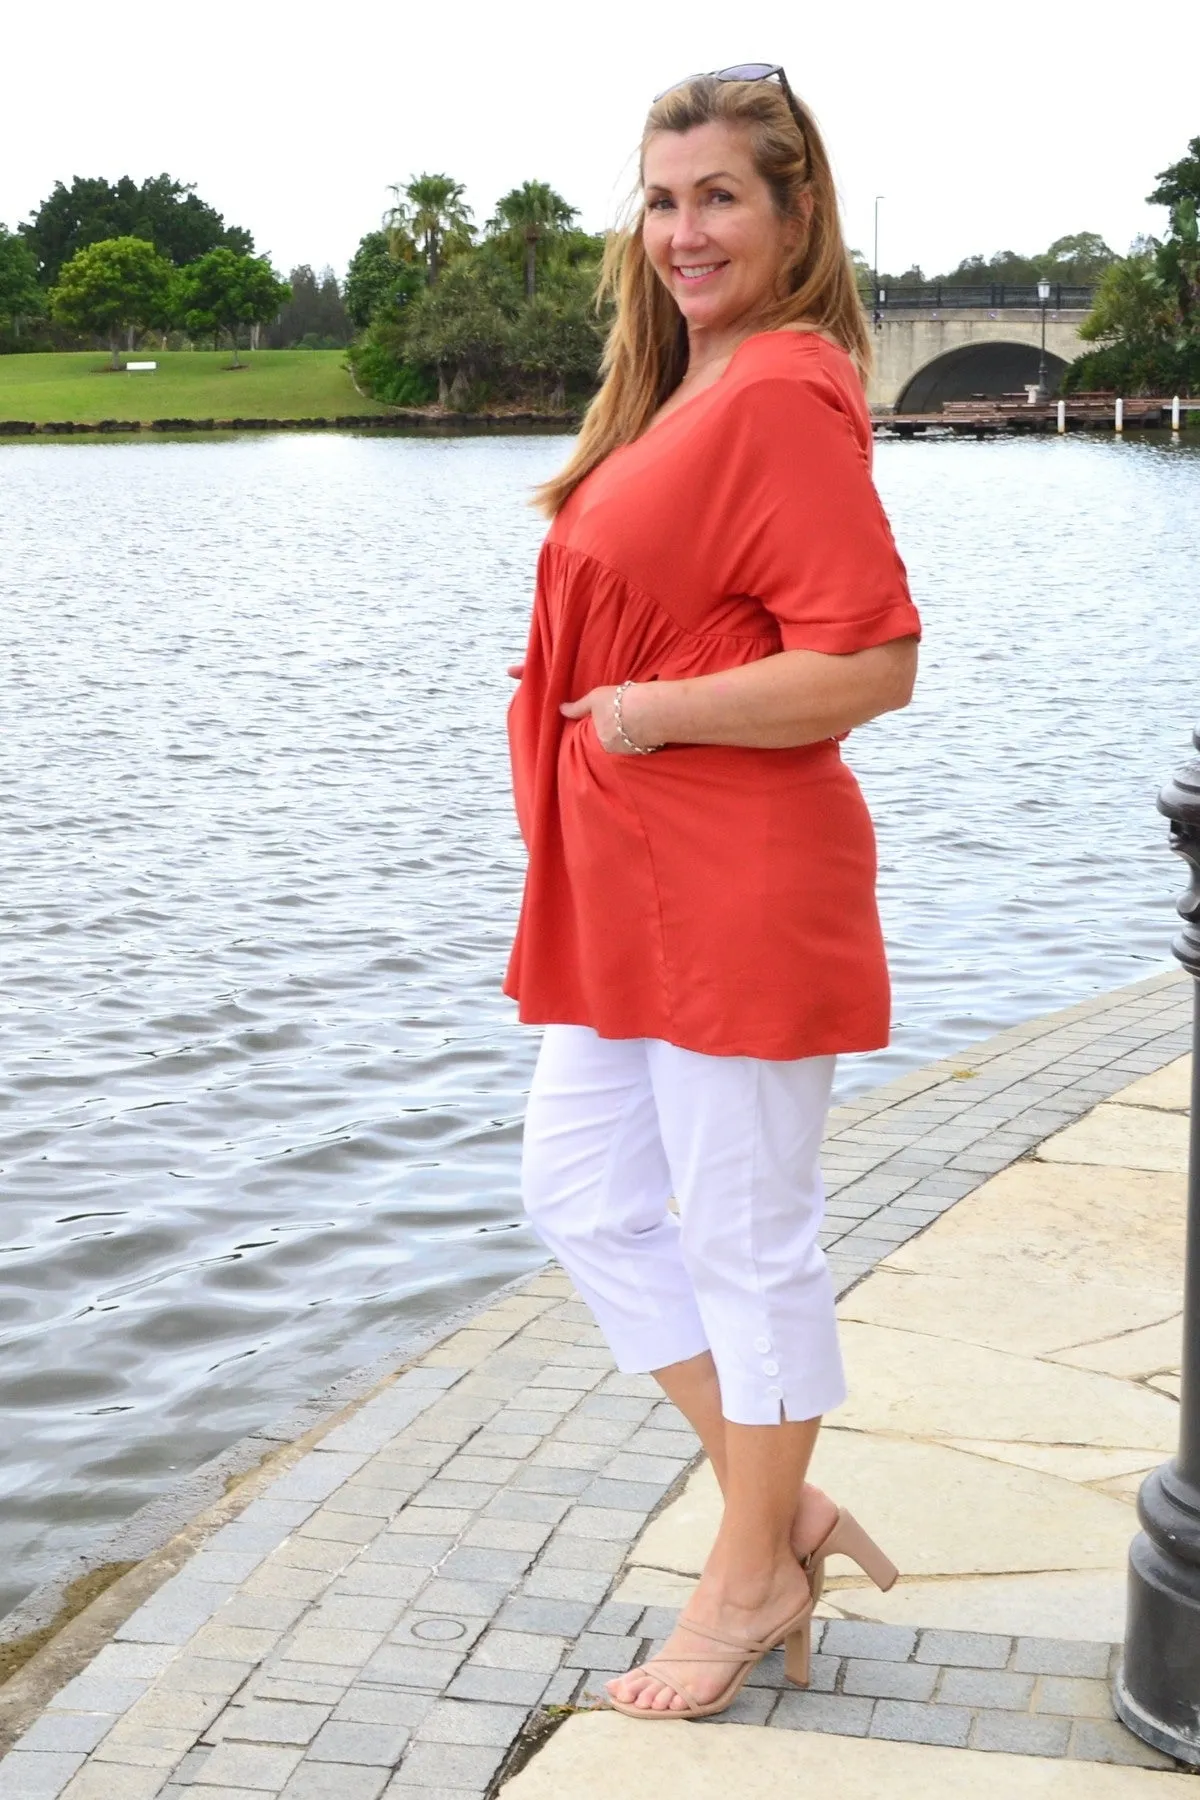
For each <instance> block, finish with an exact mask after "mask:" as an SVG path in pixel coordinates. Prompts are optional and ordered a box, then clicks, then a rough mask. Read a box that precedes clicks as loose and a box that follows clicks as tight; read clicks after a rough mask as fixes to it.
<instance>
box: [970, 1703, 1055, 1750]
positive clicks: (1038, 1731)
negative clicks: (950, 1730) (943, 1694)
mask: <svg viewBox="0 0 1200 1800" xmlns="http://www.w3.org/2000/svg"><path fill="white" fill-rule="evenodd" d="M1070 1736H1071V1721H1070V1720H1069V1719H1049V1718H1046V1719H1041V1718H1033V1717H1031V1716H1030V1715H1029V1714H1028V1713H1016V1712H980V1713H976V1715H975V1721H974V1723H973V1724H972V1726H971V1730H970V1733H969V1735H968V1737H967V1748H968V1750H1007V1751H1008V1752H1009V1753H1010V1754H1011V1755H1014V1756H1065V1755H1066V1753H1067V1744H1068V1742H1069V1741H1070Z"/></svg>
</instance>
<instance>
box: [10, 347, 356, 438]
mask: <svg viewBox="0 0 1200 1800" xmlns="http://www.w3.org/2000/svg"><path fill="white" fill-rule="evenodd" d="M241 359H242V361H243V362H244V363H245V365H246V367H245V368H243V369H231V368H230V367H229V352H228V350H139V351H135V352H134V355H133V360H134V361H135V362H157V364H158V368H157V369H156V370H155V371H154V372H153V373H152V374H150V373H147V374H142V375H126V374H124V373H120V374H116V373H113V372H112V371H111V370H108V363H109V360H110V359H109V358H108V356H106V355H105V353H104V352H103V351H95V350H79V351H76V350H70V351H60V352H57V353H54V352H52V353H49V354H47V355H38V356H0V419H31V420H33V421H34V422H35V423H36V424H39V425H40V424H49V423H57V422H58V421H66V420H70V421H73V422H74V423H76V424H80V425H92V424H95V423H97V422H98V421H99V420H100V419H140V420H142V421H146V420H149V419H318V418H334V417H336V416H337V415H339V414H346V413H356V414H358V415H359V416H360V417H361V416H362V415H363V414H365V413H383V412H386V411H387V410H388V409H387V407H385V406H380V405H378V404H377V403H376V402H375V401H374V400H364V399H363V398H362V396H361V395H360V394H358V393H356V391H355V388H354V383H353V382H352V381H351V379H350V376H349V374H348V372H347V370H346V369H345V368H344V367H343V364H344V362H345V352H344V351H341V350H254V351H250V350H244V351H243V352H242V353H241ZM123 360H124V359H123ZM106 371H107V372H106Z"/></svg>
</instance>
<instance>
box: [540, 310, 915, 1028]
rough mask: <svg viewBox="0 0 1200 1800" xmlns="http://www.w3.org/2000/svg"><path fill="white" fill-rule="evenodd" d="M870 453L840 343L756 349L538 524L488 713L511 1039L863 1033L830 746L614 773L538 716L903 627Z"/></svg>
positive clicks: (853, 826)
mask: <svg viewBox="0 0 1200 1800" xmlns="http://www.w3.org/2000/svg"><path fill="white" fill-rule="evenodd" d="M871 447H872V446H871V426H870V419H869V416H868V413H867V409H866V404H865V401H864V399H863V393H862V387H861V384H860V382H859V380H858V378H857V376H856V374H855V372H854V369H853V366H852V364H851V362H850V359H849V357H848V356H847V355H846V354H845V352H844V351H842V350H841V349H839V348H837V347H836V346H835V345H833V344H830V343H829V342H827V341H826V340H825V339H824V338H821V337H818V336H817V335H815V334H814V333H808V332H794V331H786V330H784V331H769V332H761V333H759V334H758V335H756V336H754V337H750V338H747V339H746V340H745V341H744V342H743V343H742V344H741V345H739V347H738V349H737V351H736V352H735V353H734V356H733V358H732V360H731V361H730V363H729V364H728V366H727V368H726V369H725V372H724V373H723V374H722V375H721V377H720V379H719V380H718V381H716V382H715V383H714V384H713V385H712V386H711V387H709V388H707V389H705V390H704V391H702V392H701V393H699V394H696V395H695V396H694V397H693V398H692V399H690V400H688V401H685V402H684V403H683V404H682V405H681V406H680V407H678V408H677V410H676V411H675V412H673V413H671V414H669V415H668V416H667V417H666V418H665V419H663V420H662V421H661V423H660V424H658V425H656V426H654V427H653V428H652V429H651V430H649V431H647V432H645V433H644V434H643V435H642V436H641V437H640V438H638V439H636V440H635V441H634V442H633V443H631V444H626V445H624V446H622V447H621V448H620V449H618V450H614V451H613V452H612V453H611V455H609V456H608V457H606V459H605V460H604V462H602V463H601V464H600V465H599V466H598V467H597V468H596V469H594V470H593V471H592V472H591V474H590V475H588V476H587V478H586V479H585V480H584V481H582V482H581V483H580V485H579V486H578V487H577V488H576V489H575V491H574V493H573V494H572V495H571V497H570V499H569V500H568V501H567V503H566V505H565V506H564V507H563V508H562V509H561V511H560V512H559V513H558V516H557V517H556V519H555V521H554V524H553V526H552V527H551V530H550V532H549V534H548V536H547V538H546V541H545V543H544V545H543V547H542V551H541V555H540V557H539V560H538V579H537V592H536V598H535V601H534V609H533V623H532V628H531V631H530V636H529V646H528V649H527V651H526V654H525V673H524V677H523V679H522V680H521V682H520V684H519V686H518V688H517V691H516V693H515V694H514V696H513V699H512V703H511V706H510V709H509V718H508V723H509V743H510V749H511V754H512V769H513V786H514V792H515V799H516V808H517V817H518V820H519V823H520V827H521V833H522V836H523V838H524V840H525V844H526V847H527V849H528V852H529V867H528V873H527V876H526V881H525V894H524V900H523V903H522V907H521V918H520V923H519V926H518V929H517V936H516V942H515V944H514V945H513V950H512V956H511V960H510V962H509V967H508V974H507V976H506V978H505V982H504V991H505V993H506V994H509V995H511V996H512V997H513V998H515V999H516V1000H517V1001H518V1002H519V1010H520V1016H521V1018H522V1019H523V1020H525V1021H526V1022H527V1023H530V1024H554V1023H557V1024H573V1025H590V1026H592V1027H593V1028H594V1030H595V1031H597V1032H598V1033H599V1035H600V1036H601V1037H605V1038H627V1037H654V1038H664V1039H666V1040H667V1041H668V1042H670V1043H672V1044H678V1045H680V1046H682V1047H683V1048H684V1049H687V1050H699V1051H703V1052H706V1053H707V1054H710V1055H716V1056H755V1057H764V1058H790V1057H801V1056H825V1055H832V1054H835V1053H837V1052H838V1051H849V1050H874V1049H878V1048H880V1047H881V1046H882V1045H884V1044H885V1043H886V1042H887V1035H888V1023H889V993H888V978H887V966H886V962H885V959H884V951H883V940H882V935H881V933H880V928H879V917H878V913H877V911H876V906H875V839H874V833H873V831H872V827H871V821H870V818H869V816H868V813H867V809H866V805H865V803H864V801H863V798H862V795H861V794H860V792H859V788H858V784H857V782H856V781H855V779H854V777H853V775H852V774H851V773H850V771H849V769H847V768H846V766H845V764H844V763H843V761H842V758H841V753H840V750H839V747H838V744H837V743H836V742H835V741H833V740H832V739H826V740H825V741H823V742H821V743H819V744H809V745H805V746H804V747H802V748H800V749H784V750H759V749H743V748H740V747H739V748H734V747H730V746H726V745H708V744H677V745H676V744H672V745H668V746H667V748H665V749H663V750H660V751H657V752H656V753H655V754H654V755H653V756H618V755H613V754H611V753H610V752H608V751H605V750H604V749H603V748H602V746H601V743H600V740H599V738H598V737H597V735H596V730H595V726H594V724H593V723H592V720H591V718H590V716H589V717H586V718H584V719H578V720H576V719H572V720H566V719H564V718H563V717H562V715H561V713H560V712H559V710H558V709H559V704H560V702H561V701H564V700H576V699H579V698H580V697H581V696H582V695H584V694H586V693H587V692H588V691H589V690H590V689H591V688H594V687H601V686H605V685H608V684H610V683H611V684H616V683H618V682H622V681H624V680H626V679H627V678H632V679H633V680H634V681H654V680H662V681H676V680H679V679H681V678H683V677H687V676H693V675H708V674H711V673H713V672H714V671H716V670H720V669H730V668H736V667H740V666H741V665H742V664H744V663H749V662H753V661H755V660H756V659H757V658H758V657H762V656H771V655H772V654H774V653H776V652H777V651H780V650H817V651H822V652H825V653H827V654H832V655H845V654H846V653H848V652H850V651H854V650H863V649H867V648H869V647H870V646H872V645H875V644H883V643H887V642H888V641H889V640H891V639H893V638H899V637H909V636H915V635H918V634H919V631H920V622H919V620H918V617H917V613H916V610H915V608H914V606H913V603H912V600H911V599H910V597H909V593H908V586H907V582H906V580H905V574H904V567H903V564H902V563H901V561H900V558H899V556H898V555H897V553H896V547H895V544H894V542H893V540H892V534H891V531H890V530H889V527H888V523H887V520H886V518H885V516H884V513H883V509H882V507H881V505H880V503H879V498H878V496H877V494H876V492H875V488H874V485H873V483H872V481H871Z"/></svg>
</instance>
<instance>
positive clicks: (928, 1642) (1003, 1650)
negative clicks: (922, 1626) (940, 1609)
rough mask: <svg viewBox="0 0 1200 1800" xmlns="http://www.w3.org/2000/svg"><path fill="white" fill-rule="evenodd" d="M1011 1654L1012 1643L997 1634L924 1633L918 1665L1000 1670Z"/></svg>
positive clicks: (981, 1632)
mask: <svg viewBox="0 0 1200 1800" xmlns="http://www.w3.org/2000/svg"><path fill="white" fill-rule="evenodd" d="M1011 1654H1012V1639H1011V1638H1009V1637H1002V1636H1000V1634H999V1633H998V1632H983V1631H923V1632H922V1633H921V1638H920V1642H919V1643H918V1645H917V1661H918V1662H929V1663H952V1664H954V1665H956V1666H957V1667H959V1668H967V1669H1003V1668H1004V1666H1005V1665H1006V1663H1007V1662H1008V1659H1009V1656H1010V1655H1011Z"/></svg>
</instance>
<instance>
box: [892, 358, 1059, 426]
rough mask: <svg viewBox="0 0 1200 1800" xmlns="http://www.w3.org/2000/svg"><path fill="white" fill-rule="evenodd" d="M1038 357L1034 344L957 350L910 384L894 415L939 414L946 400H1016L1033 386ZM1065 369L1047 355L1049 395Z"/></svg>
mask: <svg viewBox="0 0 1200 1800" xmlns="http://www.w3.org/2000/svg"><path fill="white" fill-rule="evenodd" d="M1040 354H1041V353H1040V351H1039V349H1038V346H1037V345H1036V344H1015V343H982V344H981V343H975V344H960V345H959V346H958V348H957V349H954V350H947V351H945V352H944V353H943V354H942V355H941V356H935V357H934V359H933V361H932V362H928V363H926V364H925V366H924V368H921V369H918V370H917V371H916V373H915V374H914V375H912V376H911V377H910V378H909V380H908V381H907V382H906V383H905V385H904V387H903V388H902V389H901V391H900V393H899V395H898V397H897V399H896V411H897V412H899V413H933V412H940V411H941V409H942V407H943V406H944V405H945V403H946V401H947V400H971V399H973V398H974V397H975V396H976V395H978V394H985V395H987V397H988V398H989V399H992V398H994V397H996V396H997V395H1000V394H1018V393H1020V391H1021V389H1022V388H1024V387H1026V386H1027V385H1028V384H1029V383H1031V382H1035V381H1036V380H1037V378H1038V362H1039V358H1040ZM1067 367H1068V364H1067V362H1066V360H1065V359H1064V358H1063V357H1061V356H1055V355H1054V353H1053V352H1052V351H1050V350H1047V352H1046V386H1047V387H1048V388H1049V390H1050V392H1051V393H1054V392H1055V391H1056V390H1057V388H1058V384H1059V382H1060V381H1061V379H1062V375H1063V371H1064V370H1065V369H1066V368H1067Z"/></svg>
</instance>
